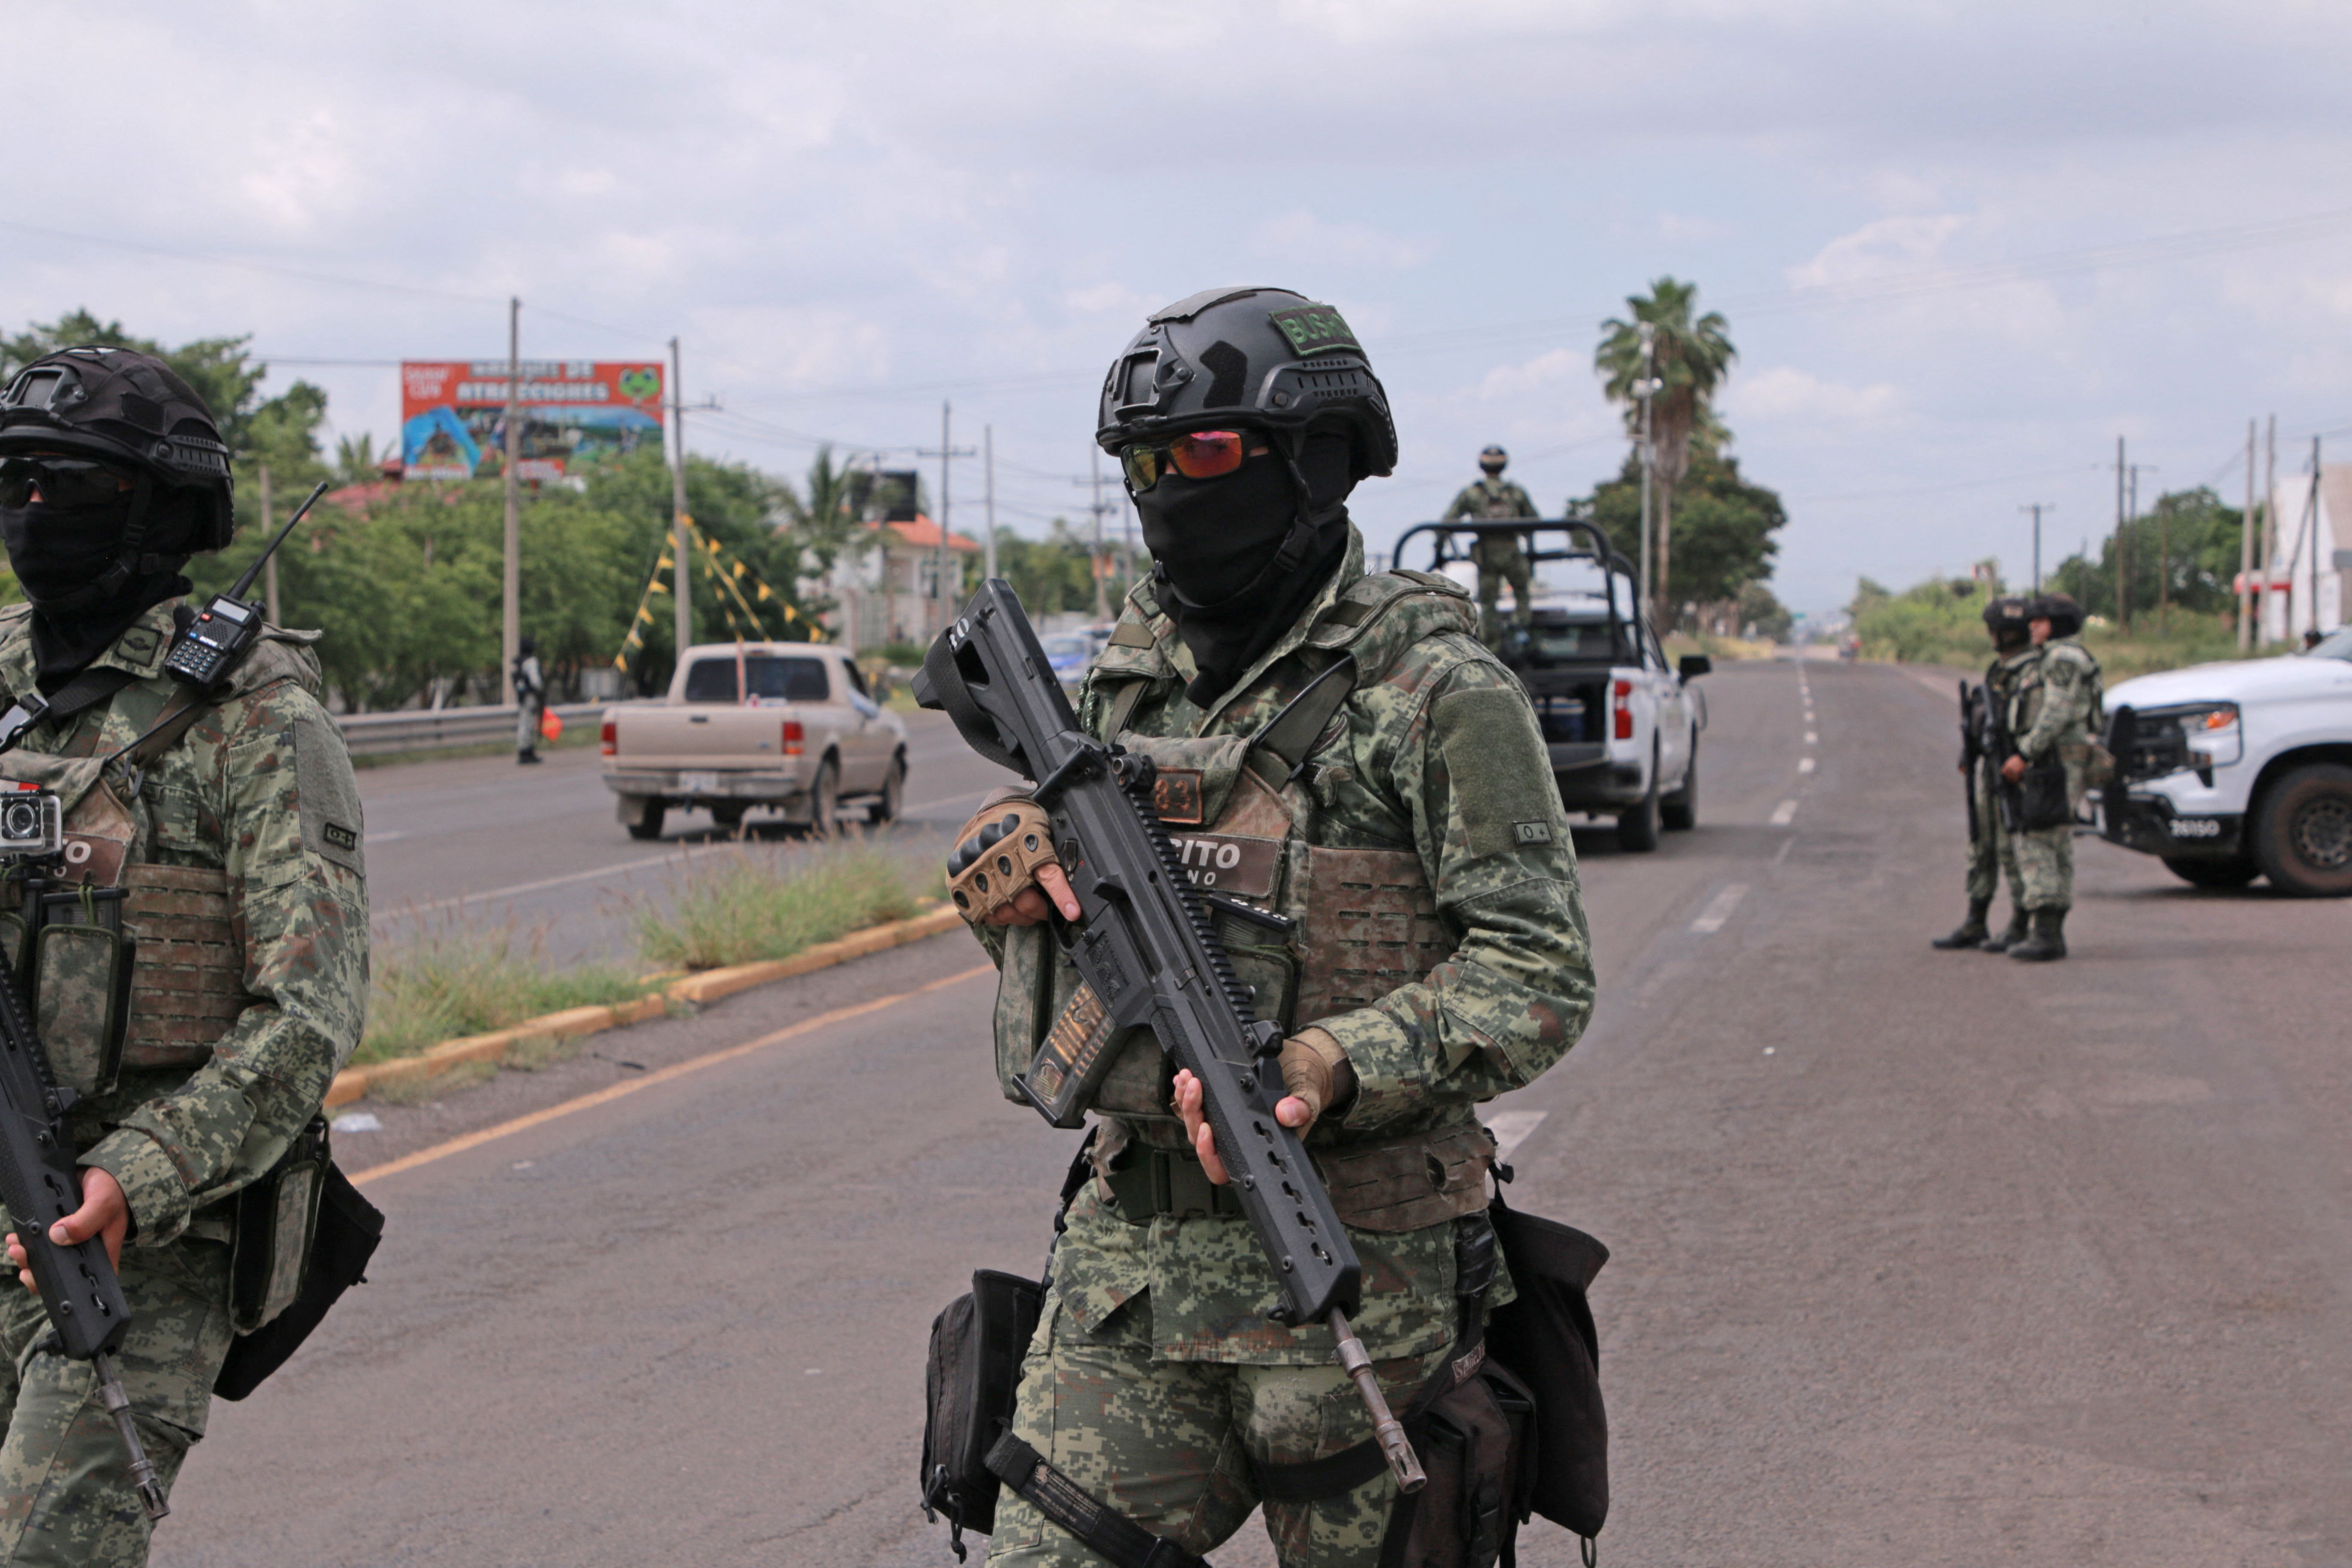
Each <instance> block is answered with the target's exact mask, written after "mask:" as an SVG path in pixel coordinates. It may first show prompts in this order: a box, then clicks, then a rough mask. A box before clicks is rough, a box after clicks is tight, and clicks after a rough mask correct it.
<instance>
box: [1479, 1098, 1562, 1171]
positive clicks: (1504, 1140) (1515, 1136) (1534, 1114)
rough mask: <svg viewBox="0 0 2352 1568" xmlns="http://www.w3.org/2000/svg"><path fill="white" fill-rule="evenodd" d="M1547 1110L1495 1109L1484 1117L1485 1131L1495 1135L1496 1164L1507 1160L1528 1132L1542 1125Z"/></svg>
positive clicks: (1526, 1138) (1524, 1139)
mask: <svg viewBox="0 0 2352 1568" xmlns="http://www.w3.org/2000/svg"><path fill="white" fill-rule="evenodd" d="M1550 1114H1551V1112H1550V1111H1549V1110H1497V1111H1495V1112H1493V1113H1492V1114H1490V1115H1489V1116H1488V1117H1487V1118H1486V1131H1489V1132H1491V1133H1493V1134H1494V1135H1495V1160H1496V1163H1497V1164H1499V1163H1502V1162H1504V1161H1506V1160H1508V1159H1509V1158H1510V1157H1511V1155H1512V1154H1513V1153H1514V1152H1517V1149H1518V1146H1519V1145H1520V1144H1522V1143H1524V1142H1527V1141H1528V1134H1530V1133H1532V1132H1533V1131H1535V1130H1536V1129H1537V1128H1538V1127H1540V1126H1542V1125H1543V1119H1544V1118H1545V1117H1547V1116H1549V1115H1550Z"/></svg>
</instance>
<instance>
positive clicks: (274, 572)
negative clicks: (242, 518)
mask: <svg viewBox="0 0 2352 1568" xmlns="http://www.w3.org/2000/svg"><path fill="white" fill-rule="evenodd" d="M277 529H278V509H277V508H275V507H273V506H271V505H270V504H269V465H268V464H267V463H264V464H262V465H261V537H262V538H264V539H268V537H269V536H270V535H271V534H272V533H274V532H276V531H277ZM261 580H262V583H263V584H264V585H265V586H264V588H263V590H262V597H263V599H264V601H265V602H266V603H267V604H268V605H269V624H270V625H271V626H284V625H285V624H286V616H285V612H283V611H282V610H280V609H279V608H278V552H276V551H274V550H273V551H271V552H269V564H268V565H267V566H264V567H263V568H262V569H261Z"/></svg>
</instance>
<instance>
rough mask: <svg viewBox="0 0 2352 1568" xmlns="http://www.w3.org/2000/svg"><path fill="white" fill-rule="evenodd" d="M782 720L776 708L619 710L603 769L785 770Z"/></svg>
mask: <svg viewBox="0 0 2352 1568" xmlns="http://www.w3.org/2000/svg"><path fill="white" fill-rule="evenodd" d="M787 717H788V714H787V713H786V711H785V710H782V709H775V708H764V709H763V708H738V707H735V706H733V705H731V704H729V705H721V704H717V703H714V704H712V705H711V706H709V707H708V708H687V707H677V708H651V707H648V708H642V709H640V708H624V709H622V710H619V712H618V713H617V714H616V716H615V722H614V736H613V752H614V754H613V756H612V757H611V758H610V759H608V761H607V764H606V765H607V766H608V767H612V766H617V767H621V768H761V769H768V770H773V769H776V768H779V767H783V766H787V765H789V763H788V761H787V759H786V758H785V757H784V755H783V727H784V723H785V721H786V719H787ZM798 760H799V759H797V758H793V759H790V762H797V761H798Z"/></svg>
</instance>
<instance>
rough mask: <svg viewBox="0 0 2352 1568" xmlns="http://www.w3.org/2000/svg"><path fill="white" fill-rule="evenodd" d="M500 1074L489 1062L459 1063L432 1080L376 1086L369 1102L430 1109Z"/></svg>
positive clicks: (397, 1082) (409, 1080) (372, 1087)
mask: <svg viewBox="0 0 2352 1568" xmlns="http://www.w3.org/2000/svg"><path fill="white" fill-rule="evenodd" d="M498 1070H499V1069H498V1068H495V1067H492V1066H491V1065H490V1064H489V1063H488V1062H459V1063H458V1064H457V1066H456V1067H453V1068H450V1069H449V1070H448V1071H447V1072H445V1073H439V1074H436V1075H435V1076H434V1077H432V1078H403V1079H394V1080H393V1081H392V1082H390V1083H379V1084H374V1085H372V1086H370V1088H369V1089H368V1098H369V1099H370V1100H383V1102H384V1103H385V1104H387V1105H429V1104H431V1103H432V1102H433V1101H434V1100H439V1099H440V1098H441V1097H442V1096H444V1095H446V1094H455V1093H456V1092H457V1090H459V1089H471V1088H472V1087H473V1086H474V1085H476V1084H478V1083H481V1082H484V1081H485V1080H487V1079H488V1078H489V1077H490V1075H491V1074H493V1073H495V1072H497V1071H498Z"/></svg>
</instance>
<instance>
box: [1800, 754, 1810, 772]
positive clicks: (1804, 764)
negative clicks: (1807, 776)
mask: <svg viewBox="0 0 2352 1568" xmlns="http://www.w3.org/2000/svg"><path fill="white" fill-rule="evenodd" d="M1797 771H1798V772H1799V773H1811V772H1812V771H1813V759H1812V758H1811V757H1799V758H1798V759H1797Z"/></svg>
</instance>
